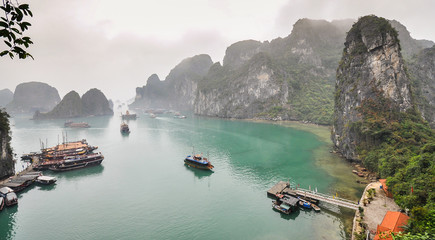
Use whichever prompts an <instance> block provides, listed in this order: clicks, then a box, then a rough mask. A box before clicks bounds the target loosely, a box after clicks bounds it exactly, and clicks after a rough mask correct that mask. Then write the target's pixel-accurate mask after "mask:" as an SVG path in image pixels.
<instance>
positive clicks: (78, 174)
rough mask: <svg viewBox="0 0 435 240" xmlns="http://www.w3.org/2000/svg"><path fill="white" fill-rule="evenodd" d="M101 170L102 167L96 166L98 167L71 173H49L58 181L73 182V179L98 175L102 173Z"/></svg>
mask: <svg viewBox="0 0 435 240" xmlns="http://www.w3.org/2000/svg"><path fill="white" fill-rule="evenodd" d="M103 170H104V166H103V165H98V166H93V167H87V168H83V169H78V170H73V171H67V172H59V173H53V172H51V173H52V175H56V178H57V179H58V180H60V179H67V180H73V179H75V178H82V177H90V176H96V175H100V174H101V173H102V172H103Z"/></svg>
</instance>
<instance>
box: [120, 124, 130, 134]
mask: <svg viewBox="0 0 435 240" xmlns="http://www.w3.org/2000/svg"><path fill="white" fill-rule="evenodd" d="M121 133H122V134H129V133H130V128H129V127H128V125H127V123H125V122H123V123H121Z"/></svg>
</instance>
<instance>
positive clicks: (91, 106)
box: [33, 88, 113, 119]
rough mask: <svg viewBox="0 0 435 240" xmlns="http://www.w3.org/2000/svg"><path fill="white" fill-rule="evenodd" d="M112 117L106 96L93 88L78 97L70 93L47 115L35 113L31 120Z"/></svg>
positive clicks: (75, 93) (73, 92)
mask: <svg viewBox="0 0 435 240" xmlns="http://www.w3.org/2000/svg"><path fill="white" fill-rule="evenodd" d="M101 115H113V110H112V109H111V108H110V107H109V101H108V100H107V98H106V96H105V95H104V94H103V93H102V92H101V91H100V90H98V89H96V88H93V89H90V90H89V91H87V92H86V93H85V94H83V96H82V98H80V95H79V94H78V93H77V92H75V91H71V92H69V93H68V94H66V95H65V97H63V99H62V101H61V102H60V103H59V104H57V105H56V106H55V107H54V108H53V110H51V111H50V112H47V113H41V112H39V111H36V112H35V114H34V116H33V119H56V118H75V117H87V116H101Z"/></svg>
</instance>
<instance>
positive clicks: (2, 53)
mask: <svg viewBox="0 0 435 240" xmlns="http://www.w3.org/2000/svg"><path fill="white" fill-rule="evenodd" d="M8 53H9V51H8V50H4V51H3V52H1V53H0V57H3V56H4V55H6V54H8Z"/></svg>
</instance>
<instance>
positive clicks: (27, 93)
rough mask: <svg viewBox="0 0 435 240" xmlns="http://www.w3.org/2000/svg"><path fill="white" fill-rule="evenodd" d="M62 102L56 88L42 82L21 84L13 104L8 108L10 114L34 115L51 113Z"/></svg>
mask: <svg viewBox="0 0 435 240" xmlns="http://www.w3.org/2000/svg"><path fill="white" fill-rule="evenodd" d="M59 102H60V96H59V93H58V92H57V90H56V88H54V87H52V86H50V85H48V84H46V83H41V82H27V83H21V84H19V85H18V86H17V87H16V88H15V91H14V97H13V100H12V102H11V103H9V104H8V105H7V106H6V109H7V111H8V112H9V113H34V112H35V111H50V110H51V109H53V107H54V106H56V104H58V103H59Z"/></svg>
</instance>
